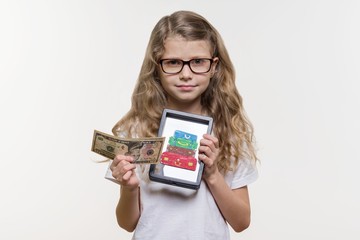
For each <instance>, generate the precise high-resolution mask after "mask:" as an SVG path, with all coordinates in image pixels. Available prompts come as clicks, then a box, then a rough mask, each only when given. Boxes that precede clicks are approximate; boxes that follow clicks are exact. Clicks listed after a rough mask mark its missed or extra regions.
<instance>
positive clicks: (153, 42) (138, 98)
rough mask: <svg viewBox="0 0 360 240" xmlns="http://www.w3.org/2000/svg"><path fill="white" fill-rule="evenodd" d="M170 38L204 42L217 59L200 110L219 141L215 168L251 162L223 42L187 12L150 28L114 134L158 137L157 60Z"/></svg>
mask: <svg viewBox="0 0 360 240" xmlns="http://www.w3.org/2000/svg"><path fill="white" fill-rule="evenodd" d="M170 36H180V37H182V38H184V39H186V40H187V41H194V40H205V41H208V42H209V43H210V46H211V47H212V53H213V55H212V57H218V58H219V62H218V64H217V66H216V72H215V74H214V76H213V77H212V78H211V80H210V84H209V86H208V88H207V90H206V91H205V92H204V93H203V94H202V96H201V104H202V107H203V109H204V110H205V112H206V113H207V114H208V115H209V116H211V117H212V118H213V120H214V128H213V131H214V134H215V136H216V137H217V138H218V139H219V145H220V155H219V159H218V167H219V169H220V170H222V171H223V172H227V171H230V170H233V167H235V166H237V164H238V161H239V160H240V159H243V158H250V159H253V160H256V159H257V157H256V153H255V149H254V137H253V127H252V124H251V123H250V121H249V120H248V118H247V116H246V113H245V110H244V107H243V103H242V97H241V96H240V94H239V92H238V90H237V88H236V86H235V70H234V66H233V64H232V62H231V60H230V57H229V54H228V52H227V50H226V48H225V45H224V42H223V40H222V38H221V36H220V34H219V33H218V31H217V30H216V29H215V28H214V27H213V26H212V25H211V24H210V23H209V22H208V21H207V20H206V19H205V18H203V17H202V16H200V15H198V14H196V13H194V12H191V11H177V12H174V13H173V14H171V15H169V16H165V17H163V18H161V19H160V20H159V22H158V23H157V24H156V25H155V27H154V29H153V31H152V32H151V35H150V40H149V43H148V46H147V49H146V54H145V58H144V61H143V64H142V67H141V70H140V74H139V76H138V79H137V83H136V85H135V89H134V92H133V94H132V105H131V108H130V110H129V111H128V113H127V114H126V115H125V116H124V117H123V118H122V119H121V120H120V121H119V122H117V123H116V125H115V126H114V127H113V133H114V134H115V135H119V134H122V135H127V136H137V137H152V136H156V135H157V131H158V129H159V124H160V118H161V115H162V111H163V110H164V108H165V106H166V103H167V100H166V92H165V91H164V89H163V87H162V86H161V83H160V72H159V71H161V70H160V68H159V61H160V58H161V57H162V55H163V53H164V51H165V49H164V42H165V40H166V38H167V37H170ZM232 159H233V160H234V165H232V164H231V162H232Z"/></svg>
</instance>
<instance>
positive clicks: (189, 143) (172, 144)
mask: <svg viewBox="0 0 360 240" xmlns="http://www.w3.org/2000/svg"><path fill="white" fill-rule="evenodd" d="M197 146H198V143H197V136H196V135H194V134H191V133H187V132H184V131H180V130H175V132H174V135H173V136H171V137H170V138H169V141H168V145H167V148H166V151H165V152H163V153H162V155H161V160H160V162H161V163H162V164H165V165H169V166H173V167H178V168H184V169H188V170H192V171H195V169H196V164H197V159H196V158H195V152H196V149H197Z"/></svg>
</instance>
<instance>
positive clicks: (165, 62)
mask: <svg viewBox="0 0 360 240" xmlns="http://www.w3.org/2000/svg"><path fill="white" fill-rule="evenodd" d="M213 61H214V60H213V59H210V58H194V59H190V60H189V61H184V60H181V59H161V60H160V65H161V69H162V70H163V72H164V73H168V74H176V73H179V72H181V71H182V69H183V68H184V65H188V66H189V68H190V70H191V71H192V72H193V73H207V72H209V71H210V69H211V64H212V63H213Z"/></svg>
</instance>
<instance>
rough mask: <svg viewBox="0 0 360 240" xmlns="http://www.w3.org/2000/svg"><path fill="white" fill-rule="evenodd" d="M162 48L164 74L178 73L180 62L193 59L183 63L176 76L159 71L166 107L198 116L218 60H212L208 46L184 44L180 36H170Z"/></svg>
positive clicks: (193, 43) (205, 44) (200, 43)
mask: <svg viewBox="0 0 360 240" xmlns="http://www.w3.org/2000/svg"><path fill="white" fill-rule="evenodd" d="M164 45H165V52H164V55H163V56H162V58H161V59H167V60H165V61H163V62H162V66H163V68H162V69H163V70H165V71H170V72H174V71H176V69H178V70H179V69H180V68H181V65H182V64H183V62H182V61H189V60H193V59H194V60H193V61H191V62H190V63H188V64H186V63H185V64H184V66H183V68H182V70H181V71H180V72H178V73H165V72H164V71H163V70H162V69H160V73H161V84H162V86H163V88H164V90H165V91H166V93H167V103H168V105H167V108H171V109H175V110H179V111H186V112H192V113H197V114H200V113H201V111H202V109H201V102H200V100H201V94H202V93H203V92H205V90H206V89H207V87H208V86H209V83H210V78H211V77H212V76H213V75H214V72H215V67H216V64H217V62H218V58H212V55H211V48H210V44H209V42H208V41H204V40H199V41H187V40H185V39H184V38H181V37H169V38H167V39H166V40H165V44H164ZM169 59H170V60H169ZM203 59H211V60H210V61H209V60H203ZM181 60H182V61H181ZM190 67H191V68H192V70H193V71H195V72H196V71H197V72H199V71H200V72H205V73H194V72H193V71H192V70H191V69H190ZM160 68H161V67H160ZM169 69H170V70H169ZM204 69H205V70H204ZM207 70H209V71H208V72H206V71H207Z"/></svg>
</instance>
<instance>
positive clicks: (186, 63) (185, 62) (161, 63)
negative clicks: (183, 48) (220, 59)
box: [159, 58, 214, 74]
mask: <svg viewBox="0 0 360 240" xmlns="http://www.w3.org/2000/svg"><path fill="white" fill-rule="evenodd" d="M167 60H176V61H181V62H182V66H181V68H180V70H179V71H177V72H171V73H169V72H166V71H165V70H164V67H163V62H164V61H167ZM194 60H209V61H210V65H209V69H208V70H207V71H205V72H197V71H194V70H193V69H192V68H191V65H190V62H192V61H194ZM213 62H214V59H213V58H193V59H190V60H188V61H184V60H182V59H178V58H165V59H161V60H160V61H159V63H160V66H161V70H162V71H163V72H164V73H166V74H178V73H179V72H181V71H182V70H183V68H184V66H185V65H188V66H189V68H190V70H191V71H192V72H193V73H195V74H201V73H208V72H210V70H211V66H212V64H213Z"/></svg>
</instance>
